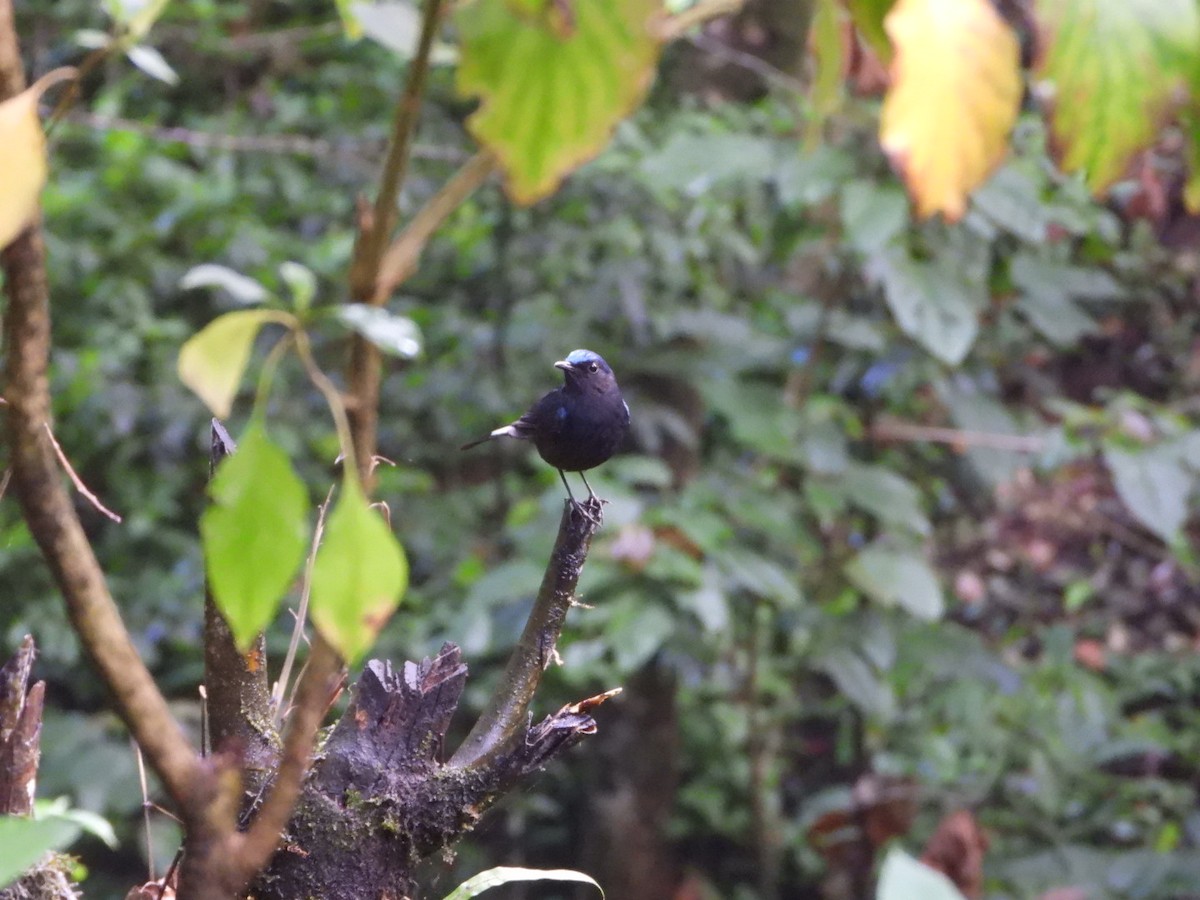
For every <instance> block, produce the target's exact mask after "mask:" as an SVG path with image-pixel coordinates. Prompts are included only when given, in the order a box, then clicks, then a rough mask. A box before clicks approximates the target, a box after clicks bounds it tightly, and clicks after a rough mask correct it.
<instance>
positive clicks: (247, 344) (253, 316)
mask: <svg viewBox="0 0 1200 900" xmlns="http://www.w3.org/2000/svg"><path fill="white" fill-rule="evenodd" d="M295 321H296V320H295V318H294V317H292V316H291V315H289V314H288V313H285V312H279V311H278V310H273V309H243V310H237V311H235V312H230V313H225V315H223V316H218V317H217V318H216V319H213V321H211V322H209V323H208V325H206V326H205V327H204V328H203V329H202V330H201V331H200V332H199V333H198V334H196V335H193V336H192V337H191V338H189V339H188V340H187V341H186V342H184V345H183V346H182V347H181V348H180V350H179V380H180V381H182V382H183V383H184V384H186V385H187V386H188V387H189V388H191V390H192V392H193V393H195V394H196V396H198V397H199V398H200V399H201V400H203V401H204V404H205V405H206V406H207V407H208V408H209V409H211V410H212V411H213V415H215V416H216V417H217V418H219V419H224V418H228V416H229V412H230V410H231V408H232V407H233V398H234V395H235V394H236V393H237V388H238V384H239V383H240V382H241V380H242V374H243V373H244V372H245V371H246V363H248V362H249V361H250V348H251V347H252V346H253V344H254V339H255V337H257V336H258V330H259V329H260V328H262V326H264V325H266V324H267V323H268V322H278V323H280V324H282V325H291V324H294V323H295Z"/></svg>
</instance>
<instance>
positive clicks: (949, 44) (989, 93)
mask: <svg viewBox="0 0 1200 900" xmlns="http://www.w3.org/2000/svg"><path fill="white" fill-rule="evenodd" d="M884 27H885V28H886V29H887V33H888V36H889V37H890V38H891V40H892V47H893V54H894V55H893V57H892V65H891V76H892V85H891V87H890V88H889V89H888V93H887V97H886V98H884V101H883V113H882V116H881V122H880V143H882V145H883V149H884V150H885V151H886V152H887V154H888V157H889V158H890V159H891V161H892V165H893V166H895V167H896V169H897V170H898V171H899V172H900V174H901V175H902V176H903V177H904V180H905V182H906V183H907V185H908V191H909V193H910V194H911V195H912V198H913V200H914V202H915V204H916V208H917V214H918V215H919V216H922V217H927V216H931V215H933V214H934V213H936V212H941V213H942V214H943V215H945V216H946V218H947V219H950V220H956V219H959V218H961V217H962V214H963V212H964V211H965V210H966V204H967V195H968V194H969V193H970V192H971V191H972V190H974V189H975V188H976V187H978V186H979V185H980V184H981V183H982V182H983V180H984V179H985V178H987V176H988V174H989V173H990V172H991V171H992V169H993V168H995V166H996V165H997V164H999V162H1000V161H1001V160H1002V159H1003V158H1004V154H1005V150H1006V148H1007V145H1008V134H1009V132H1010V131H1011V130H1012V126H1013V123H1014V122H1015V121H1016V118H1017V111H1018V109H1019V107H1020V103H1021V72H1020V47H1019V45H1018V43H1017V37H1016V35H1015V34H1013V31H1012V29H1011V28H1009V26H1008V25H1007V24H1006V23H1005V22H1004V20H1003V19H1001V18H1000V16H999V15H998V14H997V13H996V11H995V10H994V9H993V8H992V4H991V3H990V2H989V0H899V2H897V3H896V5H895V6H894V7H893V8H892V11H891V12H890V13H888V16H887V18H886V19H885V20H884Z"/></svg>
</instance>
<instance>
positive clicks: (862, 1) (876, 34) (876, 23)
mask: <svg viewBox="0 0 1200 900" xmlns="http://www.w3.org/2000/svg"><path fill="white" fill-rule="evenodd" d="M894 2H895V0H846V6H847V7H849V9H850V17H851V18H852V19H853V20H854V25H855V27H856V28H857V29H858V32H859V34H861V35H862V36H863V38H864V39H865V40H866V42H867V43H868V44H869V45H870V47H871V49H872V50H874V51H875V54H876V55H877V56H878V57H879V58H880V59H881V60H882V61H883V62H885V63H886V62H888V61H889V60H890V59H891V58H892V44H891V42H890V41H889V40H888V36H887V31H886V30H885V29H884V27H883V20H884V19H885V18H886V17H887V14H888V13H889V12H891V9H892V4H893V3H894Z"/></svg>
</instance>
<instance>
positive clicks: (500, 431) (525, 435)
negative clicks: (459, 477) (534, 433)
mask: <svg viewBox="0 0 1200 900" xmlns="http://www.w3.org/2000/svg"><path fill="white" fill-rule="evenodd" d="M523 421H524V419H523V418H521V419H517V421H515V422H513V423H512V424H511V425H501V426H500V427H499V428H497V429H495V430H494V431H492V433H491V434H489V435H488V436H487V437H482V438H480V439H479V440H477V441H471V443H469V444H463V445H462V446H461V447H459V448H458V449H460V450H470V449H471V448H472V447H478V446H479V445H480V444H486V443H487V442H488V441H490V440H491V439H492V438H498V437H514V438H517V439H518V440H522V441H527V440H529V431H528V429H525V428H522V427H521V425H522V422H523Z"/></svg>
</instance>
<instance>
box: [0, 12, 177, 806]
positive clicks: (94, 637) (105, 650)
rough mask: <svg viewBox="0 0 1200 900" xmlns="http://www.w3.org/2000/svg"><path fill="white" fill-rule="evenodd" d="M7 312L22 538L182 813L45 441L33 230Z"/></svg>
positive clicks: (165, 723) (14, 252) (45, 388)
mask: <svg viewBox="0 0 1200 900" xmlns="http://www.w3.org/2000/svg"><path fill="white" fill-rule="evenodd" d="M24 84H25V76H24V68H23V65H22V62H21V57H20V53H19V51H18V48H17V37H16V29H15V24H14V21H13V9H12V0H0V99H7V98H8V97H12V96H14V95H15V94H17V93H19V92H20V91H21V90H22V88H23V87H24ZM0 264H2V267H3V270H4V283H5V291H6V293H7V295H8V311H7V315H6V316H5V321H4V337H5V345H6V350H7V354H6V358H5V377H6V399H7V400H8V410H7V419H8V443H9V449H10V463H11V466H12V482H13V488H14V491H15V493H16V496H17V499H18V501H19V502H20V504H21V510H22V512H23V514H24V517H25V521H26V523H27V524H28V526H29V531H30V533H31V534H32V535H33V537H34V540H36V541H37V543H38V546H39V547H40V548H41V551H42V555H43V556H44V557H45V558H46V562H47V563H48V565H49V567H50V570H51V572H52V574H53V576H54V579H55V581H56V582H57V583H58V587H59V590H60V591H61V592H62V595H63V599H64V600H65V602H66V605H67V611H68V614H69V615H70V617H71V623H72V626H73V627H74V629H75V632H76V633H77V634H78V636H79V639H80V642H81V643H82V644H83V646H84V649H85V650H86V651H87V654H88V656H89V657H90V658H91V660H92V662H93V664H94V665H95V667H96V670H97V671H98V673H99V674H100V676H101V678H103V680H104V682H105V683H106V684H107V685H108V687H109V688H110V689H111V691H112V694H113V698H114V701H115V705H116V708H117V712H118V713H119V714H120V716H121V718H122V719H123V720H124V722H125V724H126V726H127V727H128V728H129V730H130V731H131V732H132V733H133V736H134V738H135V740H137V742H138V744H140V745H141V747H142V750H143V751H144V752H145V753H146V756H147V758H148V759H149V760H150V764H151V765H152V766H153V767H154V769H155V771H156V772H158V774H159V776H160V777H161V778H162V781H163V784H164V785H165V787H166V789H167V792H168V793H169V794H170V795H171V797H172V799H173V800H174V801H175V802H176V803H177V804H179V805H180V806H181V807H182V806H183V805H184V804H185V803H186V802H187V801H188V799H189V797H190V796H191V791H192V785H193V783H194V781H195V779H196V778H197V776H198V774H199V772H198V761H197V757H196V754H195V753H194V751H193V750H192V748H191V746H190V745H189V743H188V740H187V738H186V736H185V735H184V733H183V730H182V728H180V726H179V723H178V722H176V721H175V719H174V717H173V716H172V715H171V711H170V709H169V708H168V706H167V702H166V700H165V699H164V698H163V696H162V694H161V693H160V692H159V690H158V687H157V686H156V685H155V683H154V679H153V678H151V676H150V673H149V672H148V671H147V670H146V666H145V664H143V662H142V660H141V658H140V657H139V656H138V652H137V648H136V647H134V645H133V641H132V640H131V639H130V637H129V633H128V631H126V629H125V626H124V624H123V623H122V621H121V614H120V612H119V611H118V609H117V606H116V604H115V603H114V602H113V598H112V596H111V595H110V594H109V591H108V586H107V584H105V581H104V575H103V573H102V572H101V570H100V564H99V563H98V562H97V560H96V556H95V554H94V553H93V551H92V547H91V545H90V544H89V543H88V539H87V536H86V535H85V534H84V531H83V528H82V526H81V525H80V523H79V518H78V517H77V516H76V514H75V510H74V508H73V507H72V504H71V500H70V497H69V496H68V495H67V492H66V490H65V489H64V488H63V486H62V484H61V482H60V479H59V473H58V461H57V458H56V457H55V454H54V450H53V447H52V446H51V442H50V440H49V438H48V437H47V434H46V430H45V423H47V422H48V421H50V393H49V380H48V378H47V374H46V372H47V367H48V364H49V357H50V303H49V286H48V284H47V281H46V266H45V247H44V245H43V242H42V235H41V231H40V228H39V227H38V226H37V225H34V226H33V227H31V228H29V229H27V230H26V231H25V232H24V234H22V235H21V236H20V237H18V238H17V239H16V240H15V241H13V242H12V244H10V245H9V246H8V247H7V248H6V249H5V250H4V252H3V254H0Z"/></svg>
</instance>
